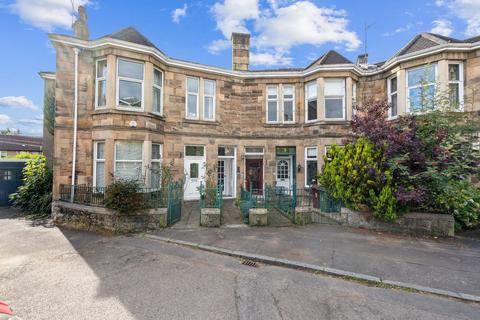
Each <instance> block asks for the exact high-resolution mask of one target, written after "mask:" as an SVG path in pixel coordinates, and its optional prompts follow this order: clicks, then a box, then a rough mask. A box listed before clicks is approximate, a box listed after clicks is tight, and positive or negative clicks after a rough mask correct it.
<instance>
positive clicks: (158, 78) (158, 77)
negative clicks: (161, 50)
mask: <svg viewBox="0 0 480 320" xmlns="http://www.w3.org/2000/svg"><path fill="white" fill-rule="evenodd" d="M153 83H154V84H155V85H157V86H160V87H161V86H162V72H160V70H157V69H153Z"/></svg>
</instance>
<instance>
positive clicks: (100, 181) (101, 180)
mask: <svg viewBox="0 0 480 320" xmlns="http://www.w3.org/2000/svg"><path fill="white" fill-rule="evenodd" d="M95 175H96V177H95V186H96V187H105V162H97V167H96V168H95Z"/></svg>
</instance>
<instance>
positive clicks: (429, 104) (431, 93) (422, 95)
mask: <svg viewBox="0 0 480 320" xmlns="http://www.w3.org/2000/svg"><path fill="white" fill-rule="evenodd" d="M436 78H437V65H436V64H432V65H426V66H422V67H419V68H415V69H410V70H407V101H408V103H407V111H408V112H421V111H425V110H432V109H433V108H434V107H435V81H436Z"/></svg>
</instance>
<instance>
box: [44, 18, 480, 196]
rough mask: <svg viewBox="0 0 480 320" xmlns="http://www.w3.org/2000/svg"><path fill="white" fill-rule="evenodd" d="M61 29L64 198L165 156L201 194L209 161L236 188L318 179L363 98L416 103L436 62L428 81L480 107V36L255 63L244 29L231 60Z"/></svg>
mask: <svg viewBox="0 0 480 320" xmlns="http://www.w3.org/2000/svg"><path fill="white" fill-rule="evenodd" d="M50 40H51V41H52V43H53V46H54V47H55V50H56V59H57V60H56V70H55V71H54V72H52V73H50V72H44V73H41V75H42V77H43V78H44V79H45V81H46V82H47V83H50V86H51V87H52V88H54V90H53V92H54V95H55V108H56V109H55V117H54V118H55V126H54V148H53V171H54V198H58V196H59V185H60V184H67V185H68V184H71V183H72V175H73V176H74V180H75V181H74V184H79V185H81V184H85V185H93V186H105V185H108V184H109V183H111V182H112V181H113V179H114V178H141V179H143V180H144V181H145V184H146V185H147V186H151V187H158V184H159V178H158V176H157V175H156V174H152V170H151V168H158V167H159V166H160V165H161V164H162V163H164V164H168V163H172V164H173V168H174V172H175V175H176V176H177V177H181V176H184V175H185V193H184V197H185V199H196V198H198V194H199V193H198V189H197V188H198V187H199V185H200V183H201V182H202V181H203V180H204V177H205V168H206V166H207V167H208V166H212V167H213V166H214V167H215V168H216V169H215V170H217V178H218V181H219V182H220V183H222V184H223V185H224V195H225V196H226V197H237V196H238V193H239V189H240V186H245V187H246V188H250V187H252V188H253V189H262V187H263V185H264V184H265V183H268V184H273V183H275V184H276V185H277V186H290V185H292V184H293V183H296V184H297V186H308V185H309V184H311V182H312V180H313V179H315V176H316V174H317V171H319V170H320V169H321V167H322V164H323V155H324V153H325V150H326V148H328V146H329V145H332V144H334V143H335V144H341V142H342V139H343V138H345V137H346V135H348V132H349V121H350V120H351V119H352V116H353V113H354V108H353V106H354V105H355V104H363V103H365V102H366V101H368V100H370V99H373V100H384V99H388V101H389V102H390V106H391V108H390V111H389V117H390V118H395V117H396V116H397V115H400V114H404V113H408V112H415V111H416V110H417V109H418V107H419V95H420V93H419V92H420V90H422V88H421V84H420V78H421V76H422V75H425V74H426V75H428V77H427V79H429V81H427V82H428V83H427V84H426V85H427V87H428V88H429V90H427V92H432V93H433V92H434V91H435V90H437V89H441V88H447V89H449V90H450V94H451V99H453V100H454V101H456V102H458V103H459V104H460V106H461V108H462V109H463V112H472V116H473V114H474V113H478V112H479V110H480V100H479V99H477V100H476V101H475V100H474V101H472V102H471V103H468V104H467V103H464V101H463V99H464V96H474V93H475V92H480V37H475V38H470V39H466V40H457V39H452V38H448V37H444V36H439V35H436V34H431V33H422V34H419V35H418V36H416V37H415V38H414V39H412V40H411V41H410V42H409V43H408V44H406V45H405V46H404V47H403V48H402V49H401V50H400V51H398V52H397V53H396V54H394V55H393V56H392V57H391V58H390V59H388V60H387V61H384V62H381V63H376V64H369V63H368V62H367V59H366V58H367V57H366V56H365V55H362V56H359V58H358V60H357V61H356V62H355V63H354V62H351V61H349V60H348V59H347V58H345V57H343V56H342V55H340V54H339V53H337V52H335V51H333V50H331V51H329V52H327V53H325V54H323V55H322V56H320V57H319V58H318V59H317V60H315V61H314V62H313V63H311V64H310V65H309V66H307V67H305V68H290V69H274V70H249V44H250V36H249V35H248V34H240V33H234V34H232V37H231V41H232V69H231V70H229V69H223V68H218V67H214V66H208V65H202V64H198V63H193V62H187V61H182V60H178V59H175V58H171V57H169V56H167V55H166V54H165V53H163V52H162V51H161V50H160V49H159V48H157V47H156V46H155V45H154V44H153V43H151V42H150V41H149V40H148V39H146V38H145V37H144V36H143V35H142V34H140V33H139V32H138V31H137V30H135V29H134V28H126V29H123V30H121V31H118V32H115V33H112V34H109V35H106V36H104V37H101V38H98V39H95V40H89V39H88V30H87V29H86V26H83V27H82V26H80V27H77V29H76V35H75V36H67V35H59V34H51V35H50ZM439 87H440V88H439ZM76 89H77V91H76ZM75 92H77V95H76V94H75ZM386 121H388V119H386ZM74 137H76V138H75V139H74ZM74 146H76V151H75V152H73V148H74Z"/></svg>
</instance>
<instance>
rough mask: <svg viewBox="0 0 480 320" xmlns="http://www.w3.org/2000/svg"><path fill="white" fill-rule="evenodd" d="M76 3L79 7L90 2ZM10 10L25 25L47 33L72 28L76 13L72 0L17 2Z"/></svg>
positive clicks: (79, 1)
mask: <svg viewBox="0 0 480 320" xmlns="http://www.w3.org/2000/svg"><path fill="white" fill-rule="evenodd" d="M74 3H75V5H76V6H77V7H78V6H79V5H85V4H88V3H89V0H76V1H74ZM10 9H11V10H12V12H14V13H15V14H17V15H18V16H19V17H20V18H21V19H22V20H23V21H24V22H25V23H27V24H30V25H32V26H34V27H37V28H40V29H42V30H44V31H47V32H51V31H52V30H53V29H55V28H61V29H70V28H71V26H72V16H73V14H74V11H73V10H72V3H71V0H16V1H15V2H14V3H13V4H11V5H10Z"/></svg>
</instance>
